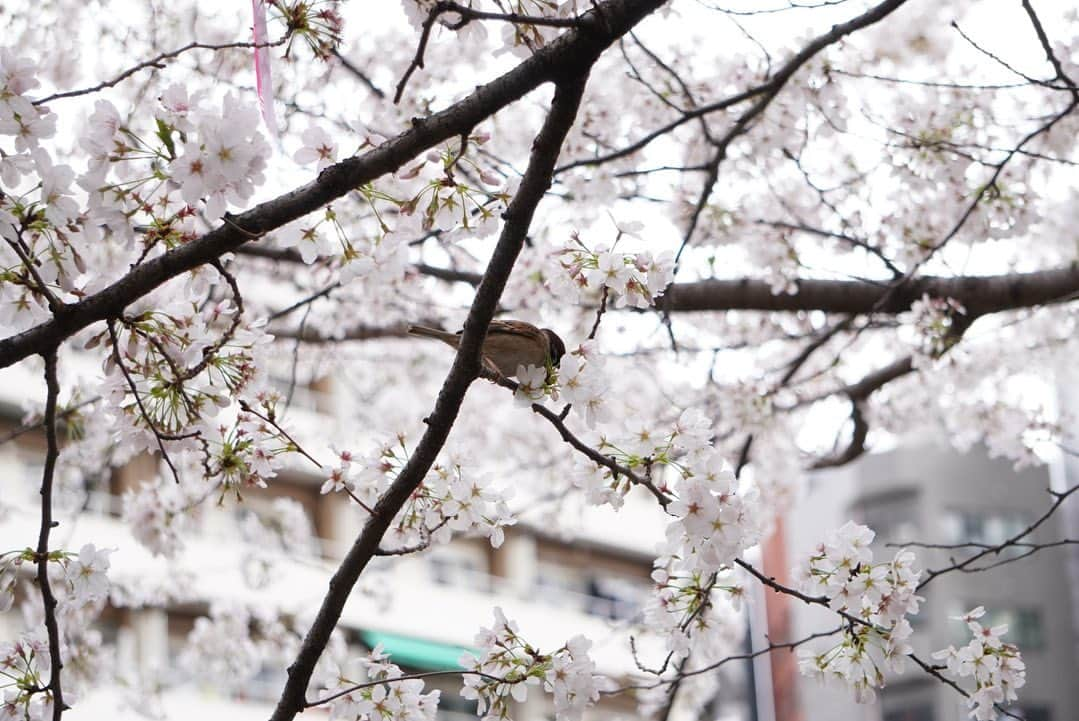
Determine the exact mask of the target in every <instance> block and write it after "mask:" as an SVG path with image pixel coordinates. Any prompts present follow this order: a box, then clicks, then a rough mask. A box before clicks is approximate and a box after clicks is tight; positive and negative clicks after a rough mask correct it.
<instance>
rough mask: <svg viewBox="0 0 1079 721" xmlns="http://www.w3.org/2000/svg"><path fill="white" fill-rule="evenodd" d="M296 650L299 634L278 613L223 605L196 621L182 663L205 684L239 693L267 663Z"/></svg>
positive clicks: (227, 603)
mask: <svg viewBox="0 0 1079 721" xmlns="http://www.w3.org/2000/svg"><path fill="white" fill-rule="evenodd" d="M296 646H297V643H296V637H295V633H294V632H293V631H292V630H290V629H289V628H287V627H286V626H285V624H284V623H283V622H282V620H281V619H280V617H279V616H278V614H277V611H276V610H275V609H270V608H267V607H265V606H260V607H248V606H246V605H243V604H239V603H231V602H224V601H220V602H215V603H214V604H213V605H212V606H211V607H210V615H209V616H200V617H199V618H196V619H195V626H194V628H193V629H192V630H191V632H190V633H189V634H188V636H187V643H186V645H185V647H184V650H183V651H182V653H181V655H180V663H181V665H182V667H183V668H184V669H186V670H187V672H188V673H190V674H191V675H192V676H193V677H195V678H197V679H199V680H201V681H205V682H207V683H212V684H215V685H217V686H220V687H224V688H229V689H237V688H243V686H244V684H246V683H248V682H249V681H250V680H251V679H252V678H254V676H255V675H256V674H257V673H258V672H259V670H260V669H261V668H262V664H263V662H264V660H265V659H267V658H276V657H278V656H279V655H281V654H287V653H288V652H289V651H290V650H292V649H294V648H295V647H296Z"/></svg>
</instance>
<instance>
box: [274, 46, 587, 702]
mask: <svg viewBox="0 0 1079 721" xmlns="http://www.w3.org/2000/svg"><path fill="white" fill-rule="evenodd" d="M597 55H598V53H597ZM595 57H596V56H593V57H592V58H589V61H588V62H587V63H586V64H585V65H583V66H582V68H581V70H586V69H587V68H589V67H590V65H591V62H594V59H595ZM584 84H585V82H584V78H583V77H578V78H576V79H571V80H568V81H563V82H561V83H559V85H558V86H557V89H556V92H555V97H554V100H553V101H552V105H551V111H550V113H549V114H548V116H547V119H546V121H545V122H544V125H543V128H542V129H541V130H540V133H539V135H538V136H537V137H536V140H535V142H534V143H533V145H532V153H531V157H530V160H529V165H528V169H527V170H526V171H525V174H524V177H523V178H522V180H521V185H520V188H519V189H518V191H517V195H516V196H515V197H514V199H513V202H512V203H510V205H509V207H508V208H507V210H506V213H505V215H504V218H505V225H504V226H503V228H502V233H501V235H500V237H499V240H498V244H497V245H496V246H495V250H494V253H493V255H492V256H491V261H490V263H489V264H488V266H487V272H486V273H484V277H483V280H482V281H481V283H480V286H479V288H478V289H477V291H476V297H475V299H474V300H473V302H472V308H471V310H470V311H469V314H468V318H467V319H466V320H465V324H464V331H463V333H462V336H461V342H460V345H459V347H458V350H457V355H456V356H455V358H454V361H453V367H452V368H451V369H450V372H449V375H448V376H446V380H445V382H444V383H443V384H442V390H441V391H439V394H438V400H437V401H436V403H435V408H434V411H433V412H432V413H431V415H430V416H428V419H427V430H426V431H425V432H424V434H423V437H422V438H421V439H420V442H419V444H418V445H417V446H416V449H415V451H414V452H413V454H412V456H411V457H410V458H409V460H408V462H407V463H406V464H405V467H404V468H403V469H402V470H401V472H400V474H399V475H398V476H397V479H396V480H394V482H393V484H392V485H391V486H390V488H389V489H388V490H387V491H386V493H385V494H384V495H383V496H382V498H380V499H379V501H378V503H377V504H376V505H375V507H374V509H373V511H374V512H373V513H372V514H371V517H370V518H369V519H368V520H367V523H366V524H365V525H364V528H363V531H362V532H361V533H360V535H359V537H358V538H357V539H356V541H355V543H353V545H352V548H351V549H350V550H349V552H348V554H347V555H346V556H345V558H344V560H343V561H342V562H341V565H340V567H339V568H338V570H337V572H336V573H335V574H334V576H333V578H332V579H331V580H330V586H329V590H328V591H327V593H326V597H325V598H324V599H323V602H322V607H321V608H320V609H319V612H318V616H317V617H316V618H315V621H314V623H313V624H312V626H311V629H310V630H309V631H308V633H307V636H306V637H305V638H304V641H303V644H302V646H301V648H300V652H299V655H298V656H297V657H296V661H295V662H294V663H293V664H292V665H291V666H290V667H289V670H288V681H287V682H286V684H285V688H284V690H283V691H282V693H281V698H280V700H279V701H278V704H277V708H276V709H275V711H274V713H273V716H272V717H271V721H285V720H286V719H292V718H294V717H295V715H296V714H297V713H299V712H301V711H303V710H304V708H305V705H306V698H305V694H306V691H307V685H308V683H309V682H310V680H311V674H312V673H313V672H314V669H315V664H316V663H317V662H318V659H319V656H321V655H322V651H323V649H325V647H326V644H327V643H328V642H329V639H330V634H331V632H332V631H333V629H334V628H335V627H336V625H337V621H338V619H339V618H340V617H341V611H342V609H344V606H345V602H346V601H347V600H348V596H349V594H350V593H351V591H352V588H353V586H354V585H355V584H356V581H357V579H359V577H360V573H362V572H363V570H364V568H366V567H367V564H368V562H369V561H370V560H371V558H372V557H374V556H375V554H376V553H377V552H378V548H379V543H380V541H381V540H382V537H383V535H384V534H385V533H386V531H387V529H389V527H390V524H391V523H392V522H393V518H394V516H395V515H396V514H397V512H398V511H399V510H400V509H401V507H402V506H404V504H405V502H406V501H407V500H408V498H409V497H410V496H411V495H412V493H413V491H415V489H416V487H417V486H418V485H419V484H420V483H421V482H422V481H423V479H424V477H425V476H426V475H427V472H428V471H429V470H430V468H431V465H432V464H433V463H434V461H435V458H436V457H437V455H438V453H439V452H440V451H441V450H442V446H443V445H444V444H445V442H446V439H447V438H448V437H449V433H450V429H451V428H452V427H453V424H454V421H455V420H456V418H457V413H458V412H459V410H460V408H461V403H462V402H463V401H464V397H465V393H466V392H467V390H468V387H469V386H470V385H471V384H472V381H474V380H475V379H476V378H477V377H478V375H479V372H480V368H481V363H480V353H481V349H482V346H483V340H484V337H485V336H486V334H487V327H488V325H489V324H490V322H491V318H493V317H494V313H495V309H496V308H497V306H498V299H499V297H500V296H501V295H502V290H503V288H505V285H506V281H507V279H508V278H509V275H510V271H511V270H512V269H513V264H514V262H515V261H516V260H517V256H518V254H519V253H520V251H521V247H522V246H523V245H524V240H525V237H526V235H527V234H528V228H529V225H530V224H531V222H532V216H533V214H534V212H535V209H536V206H537V205H538V204H539V202H540V200H541V199H542V198H543V196H544V194H545V193H546V192H547V189H548V188H549V187H550V185H551V178H552V174H553V172H554V164H555V161H556V159H557V158H558V154H559V151H560V149H561V147H562V142H563V140H564V139H565V137H566V135H567V133H568V132H569V130H570V128H571V127H572V125H573V122H574V119H575V118H576V115H577V110H578V107H579V103H580V99H581V95H582V94H583V92H584Z"/></svg>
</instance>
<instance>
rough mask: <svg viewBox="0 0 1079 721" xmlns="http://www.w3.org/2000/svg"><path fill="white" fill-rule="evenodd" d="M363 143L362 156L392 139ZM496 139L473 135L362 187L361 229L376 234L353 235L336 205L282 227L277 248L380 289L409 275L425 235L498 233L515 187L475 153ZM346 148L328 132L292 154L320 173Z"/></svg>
mask: <svg viewBox="0 0 1079 721" xmlns="http://www.w3.org/2000/svg"><path fill="white" fill-rule="evenodd" d="M360 134H361V135H362V136H363V138H364V139H363V142H362V143H361V144H360V146H359V148H358V150H362V149H364V148H366V147H370V146H373V145H376V144H378V143H381V142H383V141H384V140H385V138H383V137H382V136H380V135H378V134H377V133H368V132H366V131H363V130H362V129H361V131H360ZM488 139H489V136H488V135H487V134H486V133H484V132H479V131H477V132H474V133H472V134H471V135H469V136H468V138H467V140H466V141H465V142H464V143H462V144H458V145H456V146H449V145H447V146H444V147H442V148H440V149H434V150H431V151H430V152H428V153H427V154H425V155H424V156H423V157H421V158H418V159H416V160H415V161H414V162H412V163H410V164H408V165H406V166H405V167H403V168H402V169H401V170H399V171H398V172H397V173H396V174H395V175H394V176H393V178H392V179H389V180H387V181H385V182H383V183H380V184H379V185H378V186H377V187H376V186H375V185H374V184H367V185H364V186H361V187H359V188H357V194H358V197H359V198H361V199H362V200H363V201H364V204H365V205H366V208H367V210H368V211H369V215H368V216H366V217H364V218H363V219H362V220H361V221H360V223H359V224H358V225H359V226H360V227H366V226H372V225H373V228H372V230H371V231H370V232H359V233H358V232H356V231H355V230H352V231H346V229H345V223H346V222H347V223H348V224H349V225H350V227H353V228H354V227H355V226H356V225H357V223H356V222H354V219H350V220H348V221H342V219H341V218H340V217H339V216H338V214H337V212H336V211H335V210H334V208H333V206H329V207H327V209H326V210H325V212H324V213H322V214H321V215H320V216H319V217H316V218H303V219H300V220H297V221H294V222H292V223H289V224H288V225H286V226H284V227H283V228H281V229H279V230H278V231H277V232H276V233H275V236H274V237H275V239H276V240H277V243H278V244H279V245H280V246H282V247H285V248H296V249H297V251H298V252H299V253H300V255H301V256H302V257H303V260H304V262H305V263H308V264H311V263H314V262H315V261H316V260H318V259H320V258H322V259H326V260H327V263H328V265H330V267H333V268H335V269H337V270H338V271H339V272H340V278H341V280H342V281H344V282H348V281H350V280H352V279H354V278H359V279H369V280H371V281H373V282H376V283H378V284H380V285H385V284H387V283H392V282H395V281H399V280H401V279H402V278H403V277H404V275H405V271H406V270H407V267H408V266H407V261H408V243H409V242H410V241H413V240H414V239H415V238H416V237H419V236H431V235H438V236H440V237H441V238H442V239H443V240H450V239H452V238H453V237H455V236H463V235H464V234H466V233H467V234H468V235H470V236H471V235H484V234H487V233H489V232H491V231H492V230H493V229H494V228H495V227H497V224H496V221H497V219H498V217H499V215H500V213H501V211H502V210H504V209H505V207H506V205H507V203H508V202H509V199H510V197H511V196H512V189H511V188H508V187H506V186H507V181H506V179H505V177H503V176H501V175H499V174H498V173H496V172H495V171H494V170H493V169H492V168H491V167H489V166H488V165H486V164H483V163H480V162H478V161H477V159H475V158H474V157H473V154H474V153H473V154H470V153H469V150H470V149H472V148H474V147H475V148H479V147H482V146H483V145H484V144H485V143H486V142H487V141H488ZM338 152H339V148H338V145H337V143H336V142H335V141H334V140H333V138H332V137H331V136H330V135H329V134H328V133H327V132H326V131H325V130H324V129H322V128H319V127H317V126H312V127H310V128H308V129H307V130H306V131H304V134H303V147H301V148H300V150H298V151H297V152H296V153H295V155H294V156H293V157H294V158H295V160H296V161H297V162H301V163H310V162H316V163H317V165H318V167H319V169H322V168H324V167H326V166H327V165H329V164H330V163H332V162H333V161H334V160H335V159H336V158H337V155H338Z"/></svg>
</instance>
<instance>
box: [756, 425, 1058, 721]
mask: <svg viewBox="0 0 1079 721" xmlns="http://www.w3.org/2000/svg"><path fill="white" fill-rule="evenodd" d="M1052 475H1053V476H1054V477H1051V474H1050V471H1049V469H1047V468H1045V467H1041V468H1027V469H1024V470H1019V471H1017V470H1015V469H1014V468H1013V467H1012V465H1011V463H1010V462H1008V461H1006V460H999V459H998V460H994V459H990V458H989V457H988V455H987V454H986V453H985V451H984V450H982V449H974V450H972V451H970V452H969V453H967V454H960V453H957V452H955V451H952V450H950V449H946V448H943V447H940V446H936V445H932V444H931V443H924V444H919V445H911V446H907V447H901V448H899V449H897V450H893V451H890V452H887V453H880V454H873V455H867V456H865V457H863V458H861V459H860V460H858V461H857V462H855V463H853V464H850V465H848V466H846V467H843V468H839V469H833V470H829V471H822V472H817V473H814V474H812V475H811V477H810V479H809V488H808V491H807V493H806V495H805V497H804V499H802V500H801V501H800V502H798V503H796V504H795V505H794V507H793V509H792V510H791V512H790V513H789V514H788V515H787V517H786V519H785V524H784V525H785V533H786V540H787V543H786V547H787V549H788V551H787V560H788V562H789V564H791V565H793V564H794V563H796V562H797V561H798V560H799V559H800V556H801V554H806V553H808V552H810V551H811V550H812V549H813V547H814V546H815V545H816V544H817V543H819V542H820V541H821V540H822V539H823V538H824V535H825V533H826V532H827V531H828V530H830V529H833V528H837V527H839V526H840V525H842V524H843V523H844V522H845V521H846V520H848V519H852V518H853V519H854V520H855V521H858V522H860V523H864V524H865V525H867V526H869V527H870V528H872V529H874V530H875V531H876V534H877V536H876V539H875V541H874V545H873V551H874V560H875V561H876V562H879V561H880V560H881V559H884V558H891V557H892V556H893V555H894V554H895V552H896V550H897V548H896V547H893V546H889V545H888V544H902V543H904V542H910V541H920V542H924V543H931V544H945V545H954V544H963V543H973V544H986V545H997V544H1000V543H1002V542H1004V541H1005V540H1007V539H1009V538H1012V537H1014V536H1015V535H1016V534H1018V533H1021V532H1022V531H1023V530H1024V529H1026V528H1028V527H1030V526H1031V524H1033V523H1034V522H1035V521H1036V520H1037V519H1038V518H1039V517H1041V516H1042V515H1043V514H1044V513H1045V512H1046V511H1047V510H1048V508H1049V506H1050V504H1051V503H1052V501H1053V498H1052V497H1051V496H1050V494H1049V493H1048V489H1049V488H1050V487H1052V488H1053V489H1054V490H1060V489H1062V488H1065V487H1070V486H1067V485H1065V481H1064V479H1063V477H1062V476H1061V474H1059V473H1057V472H1056V471H1054V473H1053V474H1052ZM1055 476H1060V477H1055ZM1076 480H1079V479H1073V480H1072V482H1071V483H1072V484H1074V483H1075V482H1076ZM1066 506H1067V503H1065V507H1066ZM1063 508H1064V507H1062V510H1063ZM1066 537H1068V534H1067V530H1066V516H1065V515H1064V514H1062V513H1057V514H1054V515H1053V516H1052V517H1050V518H1049V519H1048V520H1047V521H1046V522H1045V523H1043V524H1042V525H1040V526H1039V527H1038V528H1037V529H1036V530H1035V531H1034V532H1033V533H1032V534H1031V535H1030V536H1029V537H1027V539H1025V540H1027V541H1028V542H1031V543H1047V542H1051V541H1055V540H1058V539H1062V538H1066ZM1071 537H1074V535H1072V536H1071ZM913 550H915V551H916V553H917V554H918V558H919V564H918V567H919V568H921V569H923V570H924V569H939V568H944V567H947V566H949V565H951V564H952V560H951V559H955V560H958V561H962V560H963V559H965V558H967V557H968V556H969V555H971V554H972V553H973V552H977V550H978V549H976V548H975V549H974V550H973V551H971V550H954V549H949V550H944V549H925V548H915V549H913ZM1026 552H1027V549H1024V548H1022V547H1013V548H1009V549H1006V550H1005V551H1003V552H1002V553H999V554H992V555H989V556H987V557H986V558H985V559H983V560H982V561H981V562H980V563H978V564H977V566H979V567H980V566H990V565H994V564H999V565H997V567H995V568H992V569H989V570H986V571H983V572H978V573H965V572H961V571H955V572H950V573H946V574H943V575H941V576H939V577H937V578H935V579H934V580H933V581H932V582H931V583H929V584H928V585H927V586H926V587H925V589H924V591H922V592H921V595H923V596H925V598H926V602H925V603H924V604H923V605H922V609H921V612H920V613H919V614H918V615H917V616H916V617H912V618H911V623H912V625H913V626H914V631H915V634H914V643H913V645H914V650H915V653H917V654H918V655H919V656H920V657H921V658H923V659H925V660H931V658H930V654H931V653H932V651H935V650H938V649H943V648H946V647H947V646H948V645H949V644H952V645H955V646H956V647H960V646H963V645H966V643H968V642H969V640H970V633H969V630H968V629H967V627H966V625H965V624H964V623H962V622H961V621H956V620H950V619H949V616H957V615H960V614H962V613H964V612H966V611H968V610H970V609H972V608H974V607H975V606H979V605H981V606H985V608H986V610H987V614H986V617H985V618H983V619H981V621H982V623H983V625H998V624H1001V623H1007V624H1008V626H1009V631H1008V633H1007V634H1006V635H1005V636H1004V639H1005V640H1006V641H1009V642H1011V643H1015V644H1016V645H1018V646H1019V648H1020V650H1021V652H1022V654H1023V660H1024V661H1025V662H1026V665H1027V684H1026V686H1025V687H1024V688H1023V689H1021V690H1020V692H1019V699H1020V700H1019V703H1018V708H1015V707H1013V708H1011V709H1010V711H1012V712H1013V713H1016V714H1017V715H1019V716H1021V717H1023V718H1026V719H1028V720H1029V721H1070V720H1071V719H1075V718H1077V716H1076V713H1077V711H1076V709H1079V684H1076V682H1075V679H1076V669H1077V668H1079V658H1077V656H1076V638H1077V636H1076V629H1077V625H1076V621H1077V618H1076V610H1077V608H1079V606H1077V605H1076V603H1075V596H1074V595H1073V592H1072V588H1073V585H1072V579H1071V577H1070V573H1069V568H1070V567H1071V566H1072V564H1073V563H1074V558H1075V556H1076V549H1075V547H1074V546H1071V545H1066V544H1065V545H1063V546H1061V547H1057V548H1049V549H1045V550H1040V551H1038V552H1036V553H1034V554H1033V555H1030V556H1029V557H1026V558H1022V559H1021V560H1019V561H1018V562H1016V563H1009V561H1011V560H1014V559H1016V558H1017V557H1018V556H1020V555H1023V554H1025V553H1026ZM787 605H789V614H790V618H791V624H790V625H791V629H790V636H789V637H790V638H793V639H798V638H802V637H805V636H807V635H809V634H810V633H813V632H816V631H822V630H825V629H829V628H832V627H834V626H835V625H836V624H835V617H834V615H833V614H830V613H829V612H828V611H827V610H825V609H822V608H819V607H806V606H803V605H802V604H787ZM814 644H815V645H813V646H812V647H813V648H818V649H820V648H827V647H828V641H827V640H819V641H816V642H814ZM888 679H889V680H888V685H887V687H886V688H885V689H884V690H883V692H882V693H881V694H880V698H879V701H878V702H877V703H875V704H867V705H863V706H859V705H858V704H855V703H854V702H853V701H852V700H851V694H850V693H849V691H848V690H847V689H846V688H842V687H838V686H836V687H830V686H820V685H819V684H817V683H816V682H813V681H810V680H808V679H806V678H804V677H802V678H800V681H799V683H798V684H797V689H796V693H797V695H798V699H799V700H798V706H799V708H800V709H801V711H802V714H801V717H802V718H803V719H806V720H810V719H811V720H812V721H833V720H834V721H960V720H961V719H967V718H969V710H968V709H967V707H966V703H965V701H964V699H962V698H961V697H960V696H959V694H957V693H956V692H955V690H954V689H951V688H949V687H947V686H945V685H943V684H941V683H940V682H939V681H937V680H935V679H933V678H932V677H930V676H929V675H928V674H926V673H924V672H923V671H922V670H921V669H919V668H917V667H915V666H914V665H913V664H908V668H907V671H906V673H904V674H902V675H899V676H893V675H889V677H888ZM969 682H970V679H965V680H961V681H960V684H961V685H964V686H965V685H967V684H969ZM777 719H778V721H789V720H788V719H784V718H782V717H778V716H777Z"/></svg>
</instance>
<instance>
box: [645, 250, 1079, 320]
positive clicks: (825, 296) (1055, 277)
mask: <svg viewBox="0 0 1079 721" xmlns="http://www.w3.org/2000/svg"><path fill="white" fill-rule="evenodd" d="M925 294H928V295H930V296H932V297H934V298H954V299H956V300H957V301H959V302H960V303H962V304H963V307H964V308H966V310H967V314H968V315H970V316H971V317H977V316H980V315H985V314H986V313H998V312H1000V311H1005V310H1014V309H1016V308H1027V307H1031V306H1036V305H1047V304H1051V303H1062V302H1067V301H1070V300H1072V299H1074V298H1075V297H1077V296H1079V263H1072V264H1070V265H1066V266H1063V267H1060V268H1051V269H1049V270H1040V271H1035V272H1032V273H1009V274H1005V275H986V276H961V277H955V278H947V277H934V276H921V277H917V278H913V279H911V280H910V281H909V282H907V283H905V284H904V285H902V286H900V287H898V288H894V289H893V287H892V286H891V285H890V284H889V283H888V282H886V281H882V282H879V283H877V282H873V281H870V280H818V279H813V278H807V279H802V280H799V281H798V291H797V292H796V293H793V294H785V293H784V294H779V295H777V294H775V293H773V292H772V287H771V284H769V283H768V281H765V280H756V279H748V278H747V279H739V280H700V281H696V282H691V283H675V284H674V285H671V286H670V287H669V288H668V289H667V292H666V293H665V294H664V296H663V298H662V299H660V301H659V303H658V307H659V308H660V309H661V310H663V311H666V312H675V311H707V310H772V311H799V310H822V311H825V312H827V313H885V314H896V313H902V312H904V311H906V310H909V309H910V306H911V303H913V302H914V301H916V300H918V299H919V298H921V297H922V296H923V295H925Z"/></svg>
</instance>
